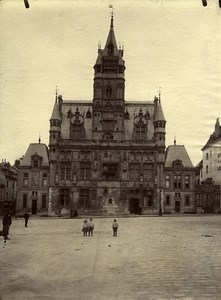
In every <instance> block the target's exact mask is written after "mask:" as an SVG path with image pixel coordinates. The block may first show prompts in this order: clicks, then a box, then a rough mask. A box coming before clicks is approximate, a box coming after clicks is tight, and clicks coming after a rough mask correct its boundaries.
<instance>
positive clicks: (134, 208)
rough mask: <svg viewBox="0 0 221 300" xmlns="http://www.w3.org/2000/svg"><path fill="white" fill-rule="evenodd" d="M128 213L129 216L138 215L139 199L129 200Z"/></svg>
mask: <svg viewBox="0 0 221 300" xmlns="http://www.w3.org/2000/svg"><path fill="white" fill-rule="evenodd" d="M130 213H131V214H136V215H138V214H139V199H137V198H132V199H130Z"/></svg>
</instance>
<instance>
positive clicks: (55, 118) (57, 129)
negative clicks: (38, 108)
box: [49, 92, 62, 146]
mask: <svg viewBox="0 0 221 300" xmlns="http://www.w3.org/2000/svg"><path fill="white" fill-rule="evenodd" d="M58 100H60V99H58V97H57V92H56V98H55V103H54V108H53V111H52V115H51V118H50V131H49V132H50V141H49V145H50V146H52V145H55V144H57V139H58V138H59V137H60V134H61V122H62V121H61V116H60V110H59V104H58Z"/></svg>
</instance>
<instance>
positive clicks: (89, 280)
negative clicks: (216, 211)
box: [0, 215, 221, 300]
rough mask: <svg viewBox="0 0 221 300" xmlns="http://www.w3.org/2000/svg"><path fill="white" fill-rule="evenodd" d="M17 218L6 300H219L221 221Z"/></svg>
mask: <svg viewBox="0 0 221 300" xmlns="http://www.w3.org/2000/svg"><path fill="white" fill-rule="evenodd" d="M83 221H84V219H83V218H77V219H63V218H38V217H36V218H31V219H30V221H29V223H28V227H27V228H25V225H24V220H23V219H21V218H18V219H13V222H12V225H11V228H10V235H9V237H10V240H8V241H7V244H6V247H4V248H3V247H1V248H0V252H1V254H0V266H1V268H0V299H1V300H20V299H22V300H35V299H41V300H49V299H59V300H63V299H64V300H66V299H67V300H69V299H79V300H80V299H127V300H128V299H151V300H152V299H161V300H163V299H185V300H192V299H200V300H202V299H203V300H205V299H220V295H221V284H220V280H221V230H220V229H221V216H220V215H179V216H176V215H173V216H168V215H167V216H163V217H157V216H153V217H142V216H140V217H130V218H118V219H117V221H118V224H119V232H118V236H117V237H113V236H112V227H111V226H112V221H113V218H94V220H93V221H94V224H95V230H94V236H90V237H89V236H83V234H82V224H83Z"/></svg>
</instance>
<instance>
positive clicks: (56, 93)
mask: <svg viewBox="0 0 221 300" xmlns="http://www.w3.org/2000/svg"><path fill="white" fill-rule="evenodd" d="M55 100H56V101H57V100H58V86H57V85H56V89H55Z"/></svg>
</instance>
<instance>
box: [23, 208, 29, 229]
mask: <svg viewBox="0 0 221 300" xmlns="http://www.w3.org/2000/svg"><path fill="white" fill-rule="evenodd" d="M24 219H25V227H28V220H29V213H28V212H27V211H26V213H25V214H24Z"/></svg>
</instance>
